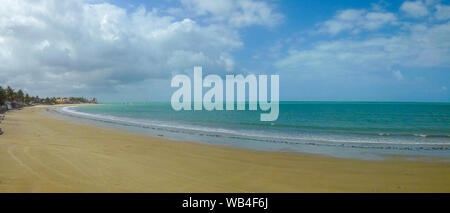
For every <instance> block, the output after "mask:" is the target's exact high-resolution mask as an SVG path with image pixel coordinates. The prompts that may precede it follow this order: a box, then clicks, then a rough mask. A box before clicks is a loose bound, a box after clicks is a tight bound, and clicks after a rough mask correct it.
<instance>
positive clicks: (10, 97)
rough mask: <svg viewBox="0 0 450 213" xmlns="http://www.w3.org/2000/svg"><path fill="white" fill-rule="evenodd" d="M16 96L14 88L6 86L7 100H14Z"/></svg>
mask: <svg viewBox="0 0 450 213" xmlns="http://www.w3.org/2000/svg"><path fill="white" fill-rule="evenodd" d="M14 96H15V95H14V90H13V89H12V88H11V87H10V86H8V87H7V88H6V100H7V101H14V99H15V97H14Z"/></svg>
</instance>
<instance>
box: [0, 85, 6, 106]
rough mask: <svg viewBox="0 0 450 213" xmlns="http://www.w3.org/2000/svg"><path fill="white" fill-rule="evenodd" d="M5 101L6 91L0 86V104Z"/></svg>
mask: <svg viewBox="0 0 450 213" xmlns="http://www.w3.org/2000/svg"><path fill="white" fill-rule="evenodd" d="M5 102H6V91H5V90H4V89H3V88H2V87H1V86H0V106H1V105H4V104H5Z"/></svg>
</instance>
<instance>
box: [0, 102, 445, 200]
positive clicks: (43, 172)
mask: <svg viewBox="0 0 450 213" xmlns="http://www.w3.org/2000/svg"><path fill="white" fill-rule="evenodd" d="M65 106H67V105H65ZM51 107H55V106H51ZM44 108H46V106H38V107H27V108H24V109H23V110H20V111H11V112H8V113H7V115H6V119H5V120H4V121H3V122H2V123H1V124H0V128H2V129H3V130H4V132H5V133H4V134H3V135H1V136H0V161H2V165H0V192H450V183H449V182H448V180H449V179H450V164H449V163H445V162H437V161H438V159H434V158H429V157H424V158H423V159H424V160H423V161H420V162H416V161H414V162H410V161H407V160H405V159H402V158H400V159H398V158H397V157H395V156H393V157H390V158H389V159H387V160H382V161H370V160H356V159H341V158H334V157H327V156H320V155H313V154H303V153H287V152H265V151H255V150H247V149H239V148H233V147H228V146H221V145H206V144H199V143H190V142H178V141H169V140H166V139H163V138H158V137H150V136H146V135H139V134H133V133H129V132H124V131H121V130H116V129H112V128H102V127H92V126H88V125H79V124H73V123H70V122H68V121H63V120H58V119H54V118H51V117H50V116H48V115H45V113H42V110H43V109H44ZM3 162H4V163H3Z"/></svg>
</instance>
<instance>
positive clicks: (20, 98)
mask: <svg viewBox="0 0 450 213" xmlns="http://www.w3.org/2000/svg"><path fill="white" fill-rule="evenodd" d="M16 101H18V102H20V103H23V91H22V90H21V89H19V91H17V93H16Z"/></svg>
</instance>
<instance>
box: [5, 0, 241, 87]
mask: <svg viewBox="0 0 450 213" xmlns="http://www.w3.org/2000/svg"><path fill="white" fill-rule="evenodd" d="M241 46H242V42H241V40H240V38H239V34H238V31H236V30H235V29H233V28H229V27H223V26H220V25H215V24H199V23H197V22H195V21H193V20H192V19H189V18H186V19H180V20H178V19H176V18H174V17H171V16H164V15H161V14H160V13H159V12H158V11H157V10H151V11H147V10H146V9H145V8H143V7H141V8H139V9H137V10H135V11H132V12H130V11H127V10H126V9H124V8H120V7H118V6H115V5H112V4H108V3H89V2H85V1H71V0H68V1H57V0H55V1H27V0H18V1H6V2H3V3H2V7H0V61H2V63H1V64H0V70H1V71H0V84H2V85H5V84H8V85H11V86H14V87H18V88H24V89H27V88H28V90H30V91H34V92H36V93H39V92H40V91H46V90H47V88H52V90H53V91H55V90H59V91H61V92H64V91H79V90H89V89H103V90H111V89H112V88H114V87H118V86H120V85H126V84H130V83H133V82H138V81H142V80H145V79H149V78H168V77H169V76H170V75H171V74H172V73H173V72H182V71H184V70H186V69H192V67H193V66H194V65H199V64H201V65H203V66H207V67H208V70H214V71H217V72H219V71H231V70H233V69H234V59H233V57H232V56H231V54H230V53H231V51H232V50H235V49H236V48H239V47H241ZM12 76H14V77H12Z"/></svg>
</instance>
